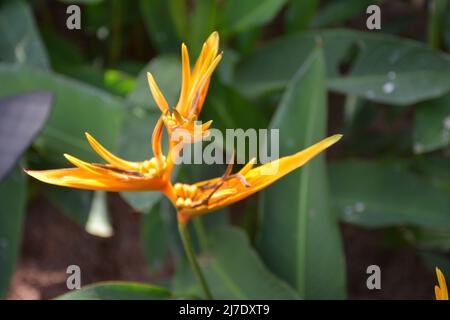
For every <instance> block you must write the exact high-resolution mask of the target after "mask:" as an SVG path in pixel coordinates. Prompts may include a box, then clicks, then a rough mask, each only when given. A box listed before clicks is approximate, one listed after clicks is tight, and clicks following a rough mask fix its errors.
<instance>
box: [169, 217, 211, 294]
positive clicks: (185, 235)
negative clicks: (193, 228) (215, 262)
mask: <svg viewBox="0 0 450 320" xmlns="http://www.w3.org/2000/svg"><path fill="white" fill-rule="evenodd" d="M178 230H179V232H180V236H181V240H182V241H183V246H184V251H185V252H186V255H187V257H188V259H189V263H190V264H191V267H192V270H193V271H194V273H195V276H196V277H197V280H198V282H200V284H201V286H202V288H203V291H204V293H205V296H206V298H207V299H210V300H212V299H213V297H212V294H211V291H210V290H209V288H208V284H207V283H206V280H205V277H204V276H203V273H202V270H201V269H200V266H199V264H198V261H197V257H196V255H195V252H194V248H193V247H192V241H191V237H190V236H189V232H188V230H187V222H180V221H179V222H178Z"/></svg>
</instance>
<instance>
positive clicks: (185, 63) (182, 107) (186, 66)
mask: <svg viewBox="0 0 450 320" xmlns="http://www.w3.org/2000/svg"><path fill="white" fill-rule="evenodd" d="M181 57H182V82H181V93H180V99H179V101H178V104H177V107H176V109H178V110H179V111H180V112H181V113H182V114H186V113H187V104H186V101H187V97H188V94H189V89H190V86H191V66H190V63H189V53H188V49H187V47H186V45H185V44H184V43H183V44H182V45H181Z"/></svg>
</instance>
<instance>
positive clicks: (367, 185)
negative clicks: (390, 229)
mask: <svg viewBox="0 0 450 320" xmlns="http://www.w3.org/2000/svg"><path fill="white" fill-rule="evenodd" d="M330 181H331V190H332V195H333V204H334V207H335V209H336V210H337V213H338V214H339V216H340V219H341V220H343V221H345V222H349V223H354V224H358V225H362V226H365V227H384V226H391V225H402V224H411V225H417V226H422V227H428V228H438V229H442V228H447V229H448V228H450V215H449V211H448V210H449V208H450V197H449V196H448V193H447V192H444V191H442V190H440V189H438V188H436V187H435V186H433V185H432V184H431V183H429V182H427V181H426V180H423V179H421V178H419V177H417V176H415V175H413V174H411V173H408V172H405V171H403V170H401V169H398V168H396V167H394V166H389V165H382V164H378V163H375V162H368V161H357V160H353V161H351V160H349V161H342V162H338V163H335V164H333V165H331V166H330Z"/></svg>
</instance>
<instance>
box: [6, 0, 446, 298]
mask: <svg viewBox="0 0 450 320" xmlns="http://www.w3.org/2000/svg"><path fill="white" fill-rule="evenodd" d="M387 2H388V1H365V0H345V1H344V0H323V1H319V0H302V1H294V0H246V1H241V0H226V1H220V0H217V1H209V0H189V1H187V0H139V1H125V0H110V1H106V0H103V1H102V0H78V1H75V0H68V1H63V0H61V1H56V0H54V1H44V0H33V1H32V0H29V1H25V0H15V1H10V0H3V1H0V34H1V37H0V84H1V85H0V99H6V98H10V97H12V96H16V95H18V94H22V93H26V92H30V91H36V90H45V91H48V92H51V93H52V94H53V106H52V111H51V114H50V116H49V118H48V120H47V121H46V123H45V125H44V124H43V128H42V131H41V132H40V134H39V135H38V136H37V137H36V139H34V141H33V142H32V144H31V145H30V146H29V147H28V148H27V150H26V152H25V153H23V154H21V155H19V154H17V157H16V158H17V161H18V163H17V165H16V168H14V169H12V170H11V171H10V172H9V174H8V175H7V176H5V177H4V178H3V179H2V180H1V182H0V270H1V272H0V295H1V296H5V295H6V294H7V292H8V286H9V283H10V278H11V275H12V274H13V272H14V268H15V264H16V260H17V256H18V252H19V248H20V240H21V237H22V235H21V230H22V228H21V226H22V224H23V219H24V216H25V211H26V204H27V202H28V201H30V200H32V199H35V198H36V197H38V196H45V197H46V198H47V199H48V200H49V201H50V202H51V203H52V204H53V205H54V206H56V207H57V208H58V209H59V210H60V211H61V212H63V213H64V214H66V215H67V216H69V217H70V218H71V219H72V220H73V222H74V223H78V224H80V225H81V226H83V227H84V228H85V229H86V231H87V232H90V233H92V234H95V235H97V236H103V237H108V236H110V235H111V234H112V233H113V232H114V230H113V228H112V227H111V225H110V224H109V218H108V205H107V203H106V197H105V196H104V194H102V193H99V192H96V193H93V192H90V191H79V190H69V189H61V188H55V187H51V186H48V185H44V184H42V183H38V182H36V181H31V180H29V179H27V178H26V177H24V174H23V173H22V172H21V170H20V167H31V168H50V167H62V166H66V165H67V164H66V163H65V162H64V161H63V157H62V154H63V153H69V154H73V155H76V156H77V157H80V158H82V159H85V160H90V161H98V160H99V159H98V158H96V155H95V154H94V152H92V151H91V150H90V149H89V147H88V144H87V143H86V142H85V141H84V134H83V132H85V131H87V132H89V133H91V134H93V135H94V136H95V137H97V138H98V139H99V140H100V141H101V142H102V143H103V144H104V145H105V146H107V147H108V148H109V149H110V150H112V151H114V152H117V153H118V154H120V155H121V156H123V157H125V158H129V159H132V160H144V159H146V158H149V157H150V156H151V154H150V152H151V151H150V136H151V132H152V128H153V125H154V124H155V122H156V119H157V118H158V117H159V114H160V112H159V109H157V108H156V105H155V103H154V101H153V99H152V98H151V95H150V92H149V90H148V85H147V83H146V76H145V74H146V72H147V71H151V72H152V73H153V74H154V75H155V78H156V80H157V82H158V83H159V84H160V87H161V88H162V90H163V92H164V94H165V95H166V97H167V98H168V100H169V102H171V103H173V102H175V101H176V99H177V97H178V93H179V86H180V77H181V68H180V44H181V42H185V43H186V44H188V47H189V50H190V52H191V55H196V54H198V53H199V51H200V49H201V45H202V43H203V41H204V40H205V39H206V37H207V36H208V35H209V34H210V33H211V32H212V31H214V30H217V31H219V33H220V36H221V42H220V47H221V49H222V50H223V51H224V58H223V61H222V62H221V64H220V65H219V68H218V70H217V72H216V73H215V75H214V79H213V81H212V85H211V89H210V92H209V95H208V98H207V100H206V105H205V107H204V109H203V110H204V111H203V113H202V118H203V119H205V120H209V119H212V120H214V125H213V126H215V127H216V128H219V129H221V130H225V129H226V128H244V129H246V128H279V129H280V138H281V139H280V154H281V155H287V154H290V153H293V152H295V151H296V150H299V149H301V148H304V147H306V146H308V145H310V144H312V143H314V142H316V141H318V140H319V139H322V138H323V137H325V136H326V135H329V134H331V133H343V134H344V139H343V140H342V141H341V142H340V143H339V144H338V145H336V146H334V147H333V148H332V149H331V150H330V151H329V152H328V156H327V161H326V160H325V156H324V155H322V156H320V157H318V158H317V159H315V160H314V161H312V162H311V163H310V164H308V165H307V166H305V167H304V168H302V169H301V170H299V171H297V172H295V173H293V174H291V175H290V176H288V177H286V178H284V179H282V180H281V181H279V182H278V183H276V184H275V185H273V186H272V187H270V188H269V189H267V190H265V191H264V192H262V193H261V194H259V195H257V196H255V197H253V198H251V199H249V201H246V202H244V203H239V204H237V205H235V206H232V207H230V208H227V209H223V210H221V212H218V213H215V214H212V215H209V216H207V217H205V218H204V219H203V220H205V221H204V222H205V225H206V227H203V226H202V224H200V223H198V221H194V228H193V229H194V230H192V231H193V235H194V236H195V239H197V244H198V250H199V254H200V255H201V257H202V260H201V261H202V267H203V268H204V270H205V273H206V277H207V279H208V282H209V283H210V285H211V288H212V292H213V295H214V297H216V298H237V299H240V298H242V299H247V298H249V299H251V298H268V299H271V298H299V297H301V298H306V299H311V298H337V299H342V298H345V297H346V296H347V288H346V283H347V274H346V266H345V265H346V261H345V256H344V251H343V243H342V237H341V229H340V227H339V225H340V224H354V225H358V226H361V227H364V228H389V230H390V233H389V239H387V240H386V243H387V245H389V246H392V247H396V246H399V245H400V246H411V247H414V248H417V250H418V252H420V254H421V256H422V257H423V259H424V261H425V262H426V263H428V264H429V265H430V266H434V265H435V264H437V263H439V265H440V266H441V268H442V269H443V271H444V274H450V260H449V259H448V251H449V250H450V197H449V195H450V162H449V155H450V153H449V143H450V136H449V133H450V56H449V55H448V54H447V51H448V49H449V48H450V16H449V15H450V7H449V6H448V1H447V0H434V1H433V0H432V1H422V0H414V1H413V0H411V1H406V0H405V1H400V0H398V1H389V4H388V3H387ZM75 3H76V4H79V5H80V7H81V30H68V29H67V28H66V19H67V17H68V14H67V13H66V8H67V6H68V4H75ZM374 3H376V4H378V5H380V7H381V13H382V15H381V16H382V21H381V26H382V28H381V30H371V31H369V30H367V29H366V26H365V23H366V19H367V17H368V15H367V14H366V8H367V6H368V5H370V4H374ZM191 59H193V58H191ZM1 101H4V100H0V115H2V113H1V107H2V106H3V104H2V103H1ZM4 119H6V118H4ZM19 120H20V119H19ZM19 120H17V121H19ZM1 123H2V122H1V121H0V124H1ZM20 126H23V124H21V123H17V127H20ZM25 127H26V125H25ZM0 133H1V135H2V136H1V137H0V141H2V143H3V144H2V145H1V148H2V149H1V153H4V152H5V153H6V152H7V149H6V146H7V144H23V143H24V141H21V136H20V135H19V136H17V137H15V136H14V135H13V133H11V131H6V130H3V131H2V129H1V128H0ZM5 150H6V151H5ZM223 171H224V168H223V167H221V166H204V165H192V166H186V167H183V168H180V170H178V173H177V174H178V177H177V179H178V180H180V181H191V182H192V181H197V180H199V179H204V178H208V177H212V176H218V175H221V174H222V173H223ZM121 196H122V197H123V199H124V200H125V201H126V202H127V203H128V204H129V205H130V206H132V207H133V208H134V209H135V210H136V211H138V212H140V213H142V214H143V215H142V219H141V228H140V238H141V244H142V247H143V249H144V253H145V257H146V261H147V264H148V268H149V270H150V271H151V272H155V273H157V272H159V271H161V270H162V269H163V268H165V266H166V264H165V263H164V261H166V260H167V257H170V258H171V259H173V260H174V261H175V263H176V270H175V271H174V272H173V273H171V274H170V276H167V277H163V278H162V279H160V280H159V281H158V282H159V283H158V284H157V285H159V286H161V287H165V289H163V288H158V287H155V286H150V285H145V284H131V283H122V282H121V283H109V284H104V285H94V286H91V287H88V288H87V289H85V290H84V291H83V290H82V291H79V292H77V293H75V294H73V293H72V294H68V295H67V296H63V298H92V297H94V298H99V297H100V298H118V297H119V298H167V297H170V296H171V297H174V296H175V297H199V296H201V292H200V290H199V288H198V286H197V284H196V283H195V281H194V278H193V275H192V274H191V273H190V270H189V268H188V266H187V264H186V262H185V261H184V256H183V253H182V251H181V250H180V248H181V247H180V244H179V239H178V236H177V233H176V223H175V216H174V211H173V209H172V208H171V206H170V204H169V203H168V202H167V201H166V200H164V199H162V197H161V195H160V194H157V193H124V194H121ZM374 263H376V261H374ZM111 280H114V279H111ZM429 285H430V288H431V289H430V292H431V293H430V297H431V295H432V287H433V284H432V283H430V284H429ZM168 290H169V291H168Z"/></svg>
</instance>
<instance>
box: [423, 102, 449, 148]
mask: <svg viewBox="0 0 450 320" xmlns="http://www.w3.org/2000/svg"><path fill="white" fill-rule="evenodd" d="M449 144H450V94H447V95H445V96H443V97H441V98H438V99H434V100H431V101H426V102H423V103H421V104H420V105H418V106H417V108H416V118H415V122H414V151H415V152H416V153H423V152H429V151H433V150H436V149H439V148H442V147H446V146H448V145H449Z"/></svg>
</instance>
